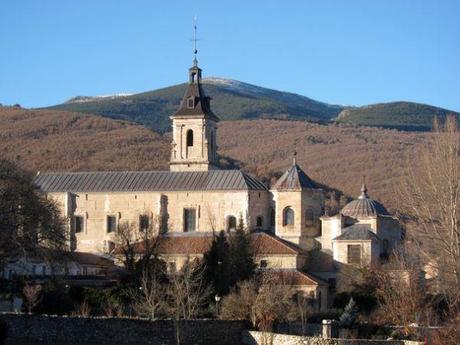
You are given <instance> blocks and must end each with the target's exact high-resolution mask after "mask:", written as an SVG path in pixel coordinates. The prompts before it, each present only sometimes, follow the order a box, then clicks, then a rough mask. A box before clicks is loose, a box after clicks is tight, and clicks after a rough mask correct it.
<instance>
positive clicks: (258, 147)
mask: <svg viewBox="0 0 460 345" xmlns="http://www.w3.org/2000/svg"><path fill="white" fill-rule="evenodd" d="M218 133H219V136H218V145H219V154H220V155H221V157H223V158H222V161H225V160H227V161H231V162H233V164H236V165H239V166H241V167H243V168H244V169H245V170H247V171H249V172H251V173H253V174H256V175H258V176H259V177H261V178H265V179H266V180H269V179H270V177H274V176H279V175H280V174H281V173H282V172H284V171H285V170H286V169H287V167H289V166H290V164H291V162H292V152H293V151H294V149H296V150H297V151H298V155H297V160H298V162H299V164H300V165H301V166H302V167H303V168H304V170H305V171H306V172H307V174H309V175H310V176H311V177H312V178H313V179H315V180H316V181H318V182H321V183H323V184H326V185H329V186H331V187H334V188H337V189H340V190H342V191H344V192H345V193H347V194H348V195H352V196H356V195H357V194H358V193H359V187H360V184H361V182H362V176H363V175H365V176H366V181H367V183H368V186H369V192H370V194H371V196H373V197H376V198H378V199H380V200H381V201H383V202H384V203H385V204H386V205H387V206H388V207H389V208H390V209H395V208H396V206H397V203H398V200H397V198H398V197H397V194H396V193H395V191H396V190H397V189H398V183H399V179H400V177H401V176H402V175H403V174H404V167H405V166H406V164H407V163H408V160H407V158H408V157H409V155H410V154H411V153H414V152H415V151H416V149H417V147H419V146H420V145H424V143H426V141H427V140H428V138H429V136H430V134H429V133H409V132H399V131H395V130H382V129H378V128H369V127H355V126H348V125H339V124H329V125H320V124H312V123H306V122H303V121H277V120H256V121H224V122H221V123H220V125H219V132H218ZM274 138H276V140H273V139H274ZM169 143H170V139H169V135H160V134H157V133H155V132H152V131H151V130H149V129H146V128H143V127H141V126H138V125H134V124H131V123H126V122H121V121H114V120H111V119H107V118H102V117H99V116H95V115H86V114H79V113H72V112H65V111H50V110H40V111H38V110H36V111H35V110H34V111H31V110H24V109H19V108H0V152H1V156H2V157H5V158H8V159H11V160H14V161H16V162H18V164H20V165H21V166H23V167H25V168H28V169H31V170H32V171H38V170H41V171H45V170H48V171H49V170H67V171H77V170H158V169H167V167H168V159H169V147H170V146H169Z"/></svg>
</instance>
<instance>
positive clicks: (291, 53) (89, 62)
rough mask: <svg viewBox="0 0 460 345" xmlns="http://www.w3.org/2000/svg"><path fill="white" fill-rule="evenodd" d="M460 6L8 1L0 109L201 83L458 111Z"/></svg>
mask: <svg viewBox="0 0 460 345" xmlns="http://www.w3.org/2000/svg"><path fill="white" fill-rule="evenodd" d="M459 14H460V1H458V0H442V1H441V0H400V1H398V0H346V1H345V0H336V1H332V0H321V1H320V0H317V1H301V0H297V1H293V0H279V1H273V0H252V1H250V0H245V1H240V0H232V1H227V0H219V1H216V0H209V1H205V0H193V1H185V0H184V1H175V0H161V1H154V0H145V1H142V0H129V1H128V0H110V1H109V0H28V1H27V0H0V103H2V104H15V103H19V104H21V105H22V106H24V107H42V106H47V105H53V104H58V103H62V102H63V101H65V100H67V99H69V98H71V97H74V96H77V95H90V96H94V95H107V94H113V93H126V92H129V93H136V92H142V91H148V90H154V89H157V88H161V87H166V86H170V85H174V84H178V83H182V82H185V81H186V80H187V69H188V68H189V67H190V66H191V63H192V58H193V55H192V50H193V49H192V42H191V38H192V37H193V18H194V17H195V16H196V17H197V26H198V38H199V39H200V40H199V41H198V61H199V64H200V66H201V67H202V68H203V75H204V77H206V76H214V77H224V78H232V79H236V80H240V81H244V82H248V83H251V84H255V85H260V86H264V87H268V88H273V89H277V90H282V91H290V92H295V93H298V94H301V95H304V96H307V97H310V98H313V99H316V100H319V101H323V102H328V103H334V104H344V105H365V104H371V103H379V102H389V101H397V100H406V101H414V102H421V103H427V104H432V105H436V106H440V107H444V108H447V109H451V110H456V111H460V94H459V91H460V87H459V85H458V84H459V83H458V81H459V80H460V25H459Z"/></svg>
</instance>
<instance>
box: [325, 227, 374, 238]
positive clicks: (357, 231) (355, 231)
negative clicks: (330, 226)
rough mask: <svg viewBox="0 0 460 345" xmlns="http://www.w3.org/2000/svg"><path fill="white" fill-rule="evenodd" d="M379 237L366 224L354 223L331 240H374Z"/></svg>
mask: <svg viewBox="0 0 460 345" xmlns="http://www.w3.org/2000/svg"><path fill="white" fill-rule="evenodd" d="M376 240H379V237H378V236H377V235H376V234H375V233H374V232H373V231H372V228H371V227H370V225H368V224H354V225H351V226H349V227H346V228H345V229H344V232H343V233H342V234H341V235H340V236H337V237H336V238H334V239H333V241H376Z"/></svg>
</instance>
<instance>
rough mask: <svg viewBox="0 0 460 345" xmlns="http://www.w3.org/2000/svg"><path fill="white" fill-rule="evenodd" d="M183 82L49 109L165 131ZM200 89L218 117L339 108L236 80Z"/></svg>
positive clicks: (325, 112)
mask: <svg viewBox="0 0 460 345" xmlns="http://www.w3.org/2000/svg"><path fill="white" fill-rule="evenodd" d="M235 83H236V85H235ZM186 85H187V84H180V85H175V86H171V87H167V88H164V89H159V90H155V91H149V92H145V93H140V94H135V95H131V96H123V97H116V98H110V97H107V98H93V99H92V100H86V101H85V102H75V101H78V100H80V101H81V97H79V98H77V99H74V100H70V102H66V103H64V104H60V105H56V106H53V107H51V108H50V109H59V110H66V111H78V112H85V113H93V114H98V115H103V116H107V117H110V118H113V119H119V120H127V121H132V122H136V123H139V124H142V125H144V126H146V127H149V128H152V129H154V130H155V131H159V132H167V131H169V130H170V123H169V116H171V114H173V113H174V112H175V111H176V110H177V108H178V107H179V104H180V101H181V99H182V96H183V95H184V92H185V88H186ZM203 88H204V90H205V92H206V94H207V95H209V96H210V97H212V109H213V111H214V112H215V113H216V114H218V116H219V117H220V119H221V120H237V119H257V118H283V119H310V120H322V121H327V120H329V119H331V118H332V117H334V116H336V115H337V114H338V113H339V112H340V110H341V109H342V108H341V107H340V106H334V105H329V104H326V103H321V102H318V101H315V100H312V99H310V98H307V97H304V96H300V95H296V94H292V93H288V92H280V91H276V90H270V89H266V88H263V87H258V86H254V85H249V84H244V83H240V82H236V81H230V83H225V82H224V83H219V82H217V83H215V82H212V81H206V80H204V85H203Z"/></svg>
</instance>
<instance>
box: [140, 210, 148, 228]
mask: <svg viewBox="0 0 460 345" xmlns="http://www.w3.org/2000/svg"><path fill="white" fill-rule="evenodd" d="M149 223H150V219H149V216H147V215H146V214H141V215H140V216H139V230H140V231H146V230H148V228H149V226H150V224H149Z"/></svg>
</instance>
